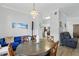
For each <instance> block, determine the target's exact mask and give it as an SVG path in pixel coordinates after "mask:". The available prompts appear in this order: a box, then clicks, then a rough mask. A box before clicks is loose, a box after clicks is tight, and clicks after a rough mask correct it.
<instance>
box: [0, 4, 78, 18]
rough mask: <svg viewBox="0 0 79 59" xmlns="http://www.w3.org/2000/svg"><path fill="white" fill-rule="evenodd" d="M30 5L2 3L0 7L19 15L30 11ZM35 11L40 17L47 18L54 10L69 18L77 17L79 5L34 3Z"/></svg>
mask: <svg viewBox="0 0 79 59" xmlns="http://www.w3.org/2000/svg"><path fill="white" fill-rule="evenodd" d="M32 5H33V4H32V3H6V4H5V3H2V4H0V6H1V7H4V8H7V9H10V10H14V11H17V12H21V13H27V14H29V12H30V11H31V10H32V7H33V6H32ZM35 5H36V6H35V7H36V9H37V10H38V11H39V12H40V14H41V15H44V16H47V15H49V14H50V13H52V11H53V10H55V9H56V8H60V11H61V12H63V13H65V14H66V15H67V16H69V17H79V4H78V3H36V4H35Z"/></svg>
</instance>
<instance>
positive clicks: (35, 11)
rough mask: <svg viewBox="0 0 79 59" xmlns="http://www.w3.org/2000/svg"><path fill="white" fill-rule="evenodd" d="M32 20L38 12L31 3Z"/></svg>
mask: <svg viewBox="0 0 79 59" xmlns="http://www.w3.org/2000/svg"><path fill="white" fill-rule="evenodd" d="M31 15H32V18H33V19H35V18H36V17H37V16H38V11H37V10H36V8H35V3H33V9H32V11H31Z"/></svg>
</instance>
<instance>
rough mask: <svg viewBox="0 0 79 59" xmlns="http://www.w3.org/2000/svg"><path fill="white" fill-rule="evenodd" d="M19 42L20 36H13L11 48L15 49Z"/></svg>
mask: <svg viewBox="0 0 79 59" xmlns="http://www.w3.org/2000/svg"><path fill="white" fill-rule="evenodd" d="M20 43H22V41H21V36H18V37H14V42H12V43H11V44H12V48H13V50H14V51H15V50H16V48H17V46H18V45H19V44H20Z"/></svg>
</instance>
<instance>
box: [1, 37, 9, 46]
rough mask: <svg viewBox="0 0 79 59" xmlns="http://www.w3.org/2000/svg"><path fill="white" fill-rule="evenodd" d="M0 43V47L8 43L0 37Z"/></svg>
mask: <svg viewBox="0 0 79 59" xmlns="http://www.w3.org/2000/svg"><path fill="white" fill-rule="evenodd" d="M0 45H1V47H4V46H7V45H8V43H6V42H5V38H1V39H0Z"/></svg>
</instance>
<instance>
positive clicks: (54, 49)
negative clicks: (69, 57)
mask: <svg viewBox="0 0 79 59" xmlns="http://www.w3.org/2000/svg"><path fill="white" fill-rule="evenodd" d="M53 43H54V44H53V46H52V48H51V49H50V56H56V53H57V48H58V43H59V41H57V42H53Z"/></svg>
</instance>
